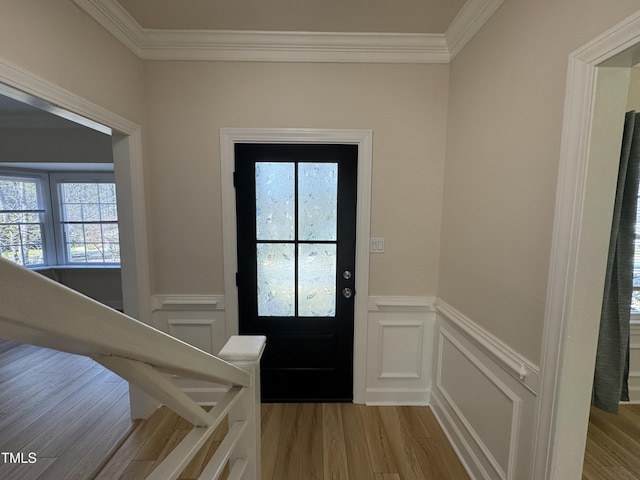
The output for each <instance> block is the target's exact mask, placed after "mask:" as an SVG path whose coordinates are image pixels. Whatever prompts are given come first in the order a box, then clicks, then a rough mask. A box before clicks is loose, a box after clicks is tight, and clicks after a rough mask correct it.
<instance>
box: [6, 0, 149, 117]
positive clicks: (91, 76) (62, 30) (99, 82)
mask: <svg viewBox="0 0 640 480" xmlns="http://www.w3.org/2000/svg"><path fill="white" fill-rule="evenodd" d="M0 59H2V60H3V61H7V62H9V63H11V64H14V65H17V66H19V67H21V68H22V69H25V70H27V71H29V72H31V73H34V74H36V75H38V76H40V77H42V78H45V79H46V80H49V81H50V82H53V83H54V84H56V85H57V86H60V87H62V88H65V89H67V90H70V91H71V92H73V93H75V94H76V95H79V96H81V97H84V98H86V99H87V100H90V101H92V102H94V103H96V104H98V105H100V106H101V107H103V108H106V109H107V110H109V111H111V112H113V113H117V114H118V115H121V116H123V117H125V118H127V119H129V120H131V121H133V122H136V123H138V124H141V123H143V120H144V93H143V90H142V74H143V70H142V62H141V61H140V60H139V59H138V58H137V57H135V55H133V54H132V53H131V52H130V51H129V50H128V49H127V48H126V47H125V46H124V45H122V44H121V43H120V42H119V41H118V40H116V39H115V38H114V37H112V36H111V35H110V34H109V33H108V32H107V31H106V30H104V29H103V28H102V27H100V26H99V25H98V24H97V23H96V22H95V21H94V20H93V19H92V18H90V17H89V16H88V15H87V14H85V13H84V12H82V11H81V10H80V9H79V8H78V7H76V6H75V5H74V4H73V2H72V1H70V0H47V1H42V0H2V6H1V8H0Z"/></svg>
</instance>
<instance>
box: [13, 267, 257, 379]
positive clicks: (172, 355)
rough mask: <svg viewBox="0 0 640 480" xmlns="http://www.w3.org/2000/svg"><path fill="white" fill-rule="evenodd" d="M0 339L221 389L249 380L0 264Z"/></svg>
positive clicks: (78, 296)
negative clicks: (137, 365) (136, 364)
mask: <svg viewBox="0 0 640 480" xmlns="http://www.w3.org/2000/svg"><path fill="white" fill-rule="evenodd" d="M0 337H2V338H6V339H7V340H15V341H18V342H22V343H31V344H33V345H39V346H43V347H49V348H54V349H57V350H62V351H66V352H70V353H76V354H80V355H86V356H93V355H103V356H109V355H114V356H118V357H123V358H130V359H134V360H137V361H140V362H144V363H148V364H150V365H153V366H154V367H156V368H158V369H159V370H162V371H164V372H168V373H173V374H176V375H180V376H185V377H189V378H195V379H201V380H207V381H212V382H216V383H221V384H225V385H242V386H247V385H248V384H249V382H250V375H249V374H248V373H247V372H245V371H243V370H242V369H240V368H238V367H236V366H234V365H232V364H231V363H229V362H226V361H224V360H221V359H219V358H217V357H215V356H213V355H210V354H208V353H206V352H203V351H202V350H199V349H197V348H195V347H193V346H191V345H189V344H187V343H184V342H182V341H180V340H178V339H176V338H174V337H171V336H170V335H167V334H166V333H164V332H161V331H159V330H156V329H155V328H153V327H150V326H149V325H146V324H144V323H142V322H139V321H137V320H135V319H133V318H131V317H129V316H127V315H124V314H122V313H120V312H118V311H116V310H113V309H111V308H109V307H106V306H104V305H102V304H101V303H99V302H97V301H95V300H92V299H90V298H88V297H85V296H84V295H81V294H79V293H78V292H75V291H74V290H71V289H69V288H67V287H65V286H64V285H60V284H59V283H56V282H54V281H52V280H50V279H48V278H46V277H44V276H42V275H39V274H37V273H34V272H31V271H29V270H27V269H26V268H23V267H21V266H19V265H16V264H14V263H11V262H9V261H7V260H4V259H0Z"/></svg>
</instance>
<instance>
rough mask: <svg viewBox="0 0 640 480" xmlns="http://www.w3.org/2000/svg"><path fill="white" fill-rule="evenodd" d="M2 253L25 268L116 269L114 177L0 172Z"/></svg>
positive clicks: (118, 248)
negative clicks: (95, 267)
mask: <svg viewBox="0 0 640 480" xmlns="http://www.w3.org/2000/svg"><path fill="white" fill-rule="evenodd" d="M0 255H1V256H2V257H3V258H6V259H8V260H11V261H13V262H16V263H19V264H20V265H24V266H27V267H47V266H74V265H75V266H80V265H91V266H101V265H105V266H106V265H119V263H120V244H119V232H118V213H117V202H116V187H115V180H114V176H113V173H103V172H91V173H75V172H26V171H19V172H18V171H2V170H0Z"/></svg>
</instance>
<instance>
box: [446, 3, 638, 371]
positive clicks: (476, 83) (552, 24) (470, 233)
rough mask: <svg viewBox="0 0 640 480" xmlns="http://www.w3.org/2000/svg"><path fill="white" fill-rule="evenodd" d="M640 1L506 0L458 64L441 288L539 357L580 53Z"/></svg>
mask: <svg viewBox="0 0 640 480" xmlns="http://www.w3.org/2000/svg"><path fill="white" fill-rule="evenodd" d="M637 9H638V2H637V0H615V1H609V2H600V1H596V0H589V1H584V0H563V1H557V0H543V1H538V2H529V1H526V0H505V2H504V3H503V4H502V6H501V7H500V8H499V10H498V11H497V12H496V13H495V14H494V16H493V17H492V18H491V19H490V20H489V22H488V23H487V24H486V25H485V26H484V27H483V29H482V30H481V31H480V32H479V33H478V35H476V36H475V37H474V39H473V40H472V41H471V42H470V43H469V44H468V45H467V46H466V48H465V49H464V50H463V51H462V52H461V53H460V54H459V55H458V56H457V57H456V58H455V59H454V61H453V62H452V64H451V72H450V76H451V83H450V102H449V105H450V108H449V117H448V127H447V134H448V135H447V156H446V160H445V166H446V168H445V180H444V200H443V222H442V240H441V245H442V248H441V256H440V279H439V285H438V296H439V297H441V298H442V299H443V300H445V301H446V302H447V303H449V304H450V305H452V306H453V307H455V308H457V309H458V310H460V311H461V312H463V313H464V314H466V315H468V316H469V317H470V318H472V319H473V320H474V321H475V322H477V323H478V324H479V325H481V326H482V327H484V328H485V329H487V330H488V331H489V332H491V333H493V334H494V335H496V336H497V337H499V338H500V339H502V340H503V341H505V342H506V343H507V344H508V345H510V346H511V347H512V348H513V349H514V350H516V351H518V352H519V353H521V354H522V355H524V356H525V357H527V358H529V359H530V360H532V361H534V362H538V361H539V359H540V352H541V337H542V329H543V320H544V304H545V294H546V286H547V276H548V271H549V265H548V263H549V255H550V244H551V233H552V222H553V216H554V201H555V191H556V181H557V169H558V159H559V148H560V138H561V128H562V114H563V104H564V97H565V87H566V70H567V68H566V67H567V60H568V56H569V54H570V53H571V52H573V51H574V50H575V49H577V48H578V47H580V46H582V45H583V44H584V43H586V42H587V41H589V40H591V39H592V38H594V37H595V36H596V35H598V34H600V33H602V32H604V31H605V30H606V29H607V28H609V27H611V26H613V25H614V24H615V23H617V22H619V21H620V20H622V19H624V18H625V17H627V16H628V15H630V14H631V13H633V12H634V11H635V10H637Z"/></svg>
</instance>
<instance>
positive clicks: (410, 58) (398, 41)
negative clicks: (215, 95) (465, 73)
mask: <svg viewBox="0 0 640 480" xmlns="http://www.w3.org/2000/svg"><path fill="white" fill-rule="evenodd" d="M73 1H74V2H75V3H76V5H78V7H80V8H81V9H83V10H84V11H85V12H86V13H88V14H89V15H90V16H91V17H92V18H93V19H94V20H96V21H97V22H98V23H99V24H100V25H102V26H103V27H104V28H105V29H106V30H107V31H109V32H110V33H111V34H112V35H113V36H114V37H116V38H117V39H118V40H120V42H122V43H123V44H124V45H125V46H126V47H127V48H129V50H131V51H132V52H133V53H134V54H135V55H136V56H138V57H139V58H140V59H142V60H209V61H247V62H355V63H448V62H449V61H450V60H451V59H452V58H453V55H452V51H453V52H454V53H457V52H459V51H460V50H461V49H462V47H463V46H464V45H465V44H466V43H467V42H468V41H469V40H470V39H471V38H472V37H473V35H474V34H475V33H476V32H477V31H478V30H479V29H480V28H481V27H482V25H484V23H485V22H486V21H487V20H488V19H489V17H490V16H491V15H492V14H493V12H495V10H496V9H497V8H498V7H499V6H500V4H501V3H502V0H467V3H466V4H465V5H464V7H463V8H462V10H461V11H460V12H459V13H458V15H457V16H456V17H455V19H454V20H453V22H452V23H451V25H450V26H449V28H448V29H447V32H446V33H445V34H403V33H334V32H263V31H234V30H158V29H145V28H142V27H141V26H140V24H138V22H137V21H136V20H135V19H134V18H133V17H132V16H131V15H130V14H129V13H128V12H127V11H126V10H124V8H122V7H121V6H120V4H119V3H118V2H117V1H115V0H73ZM451 45H453V48H452V46H451Z"/></svg>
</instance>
